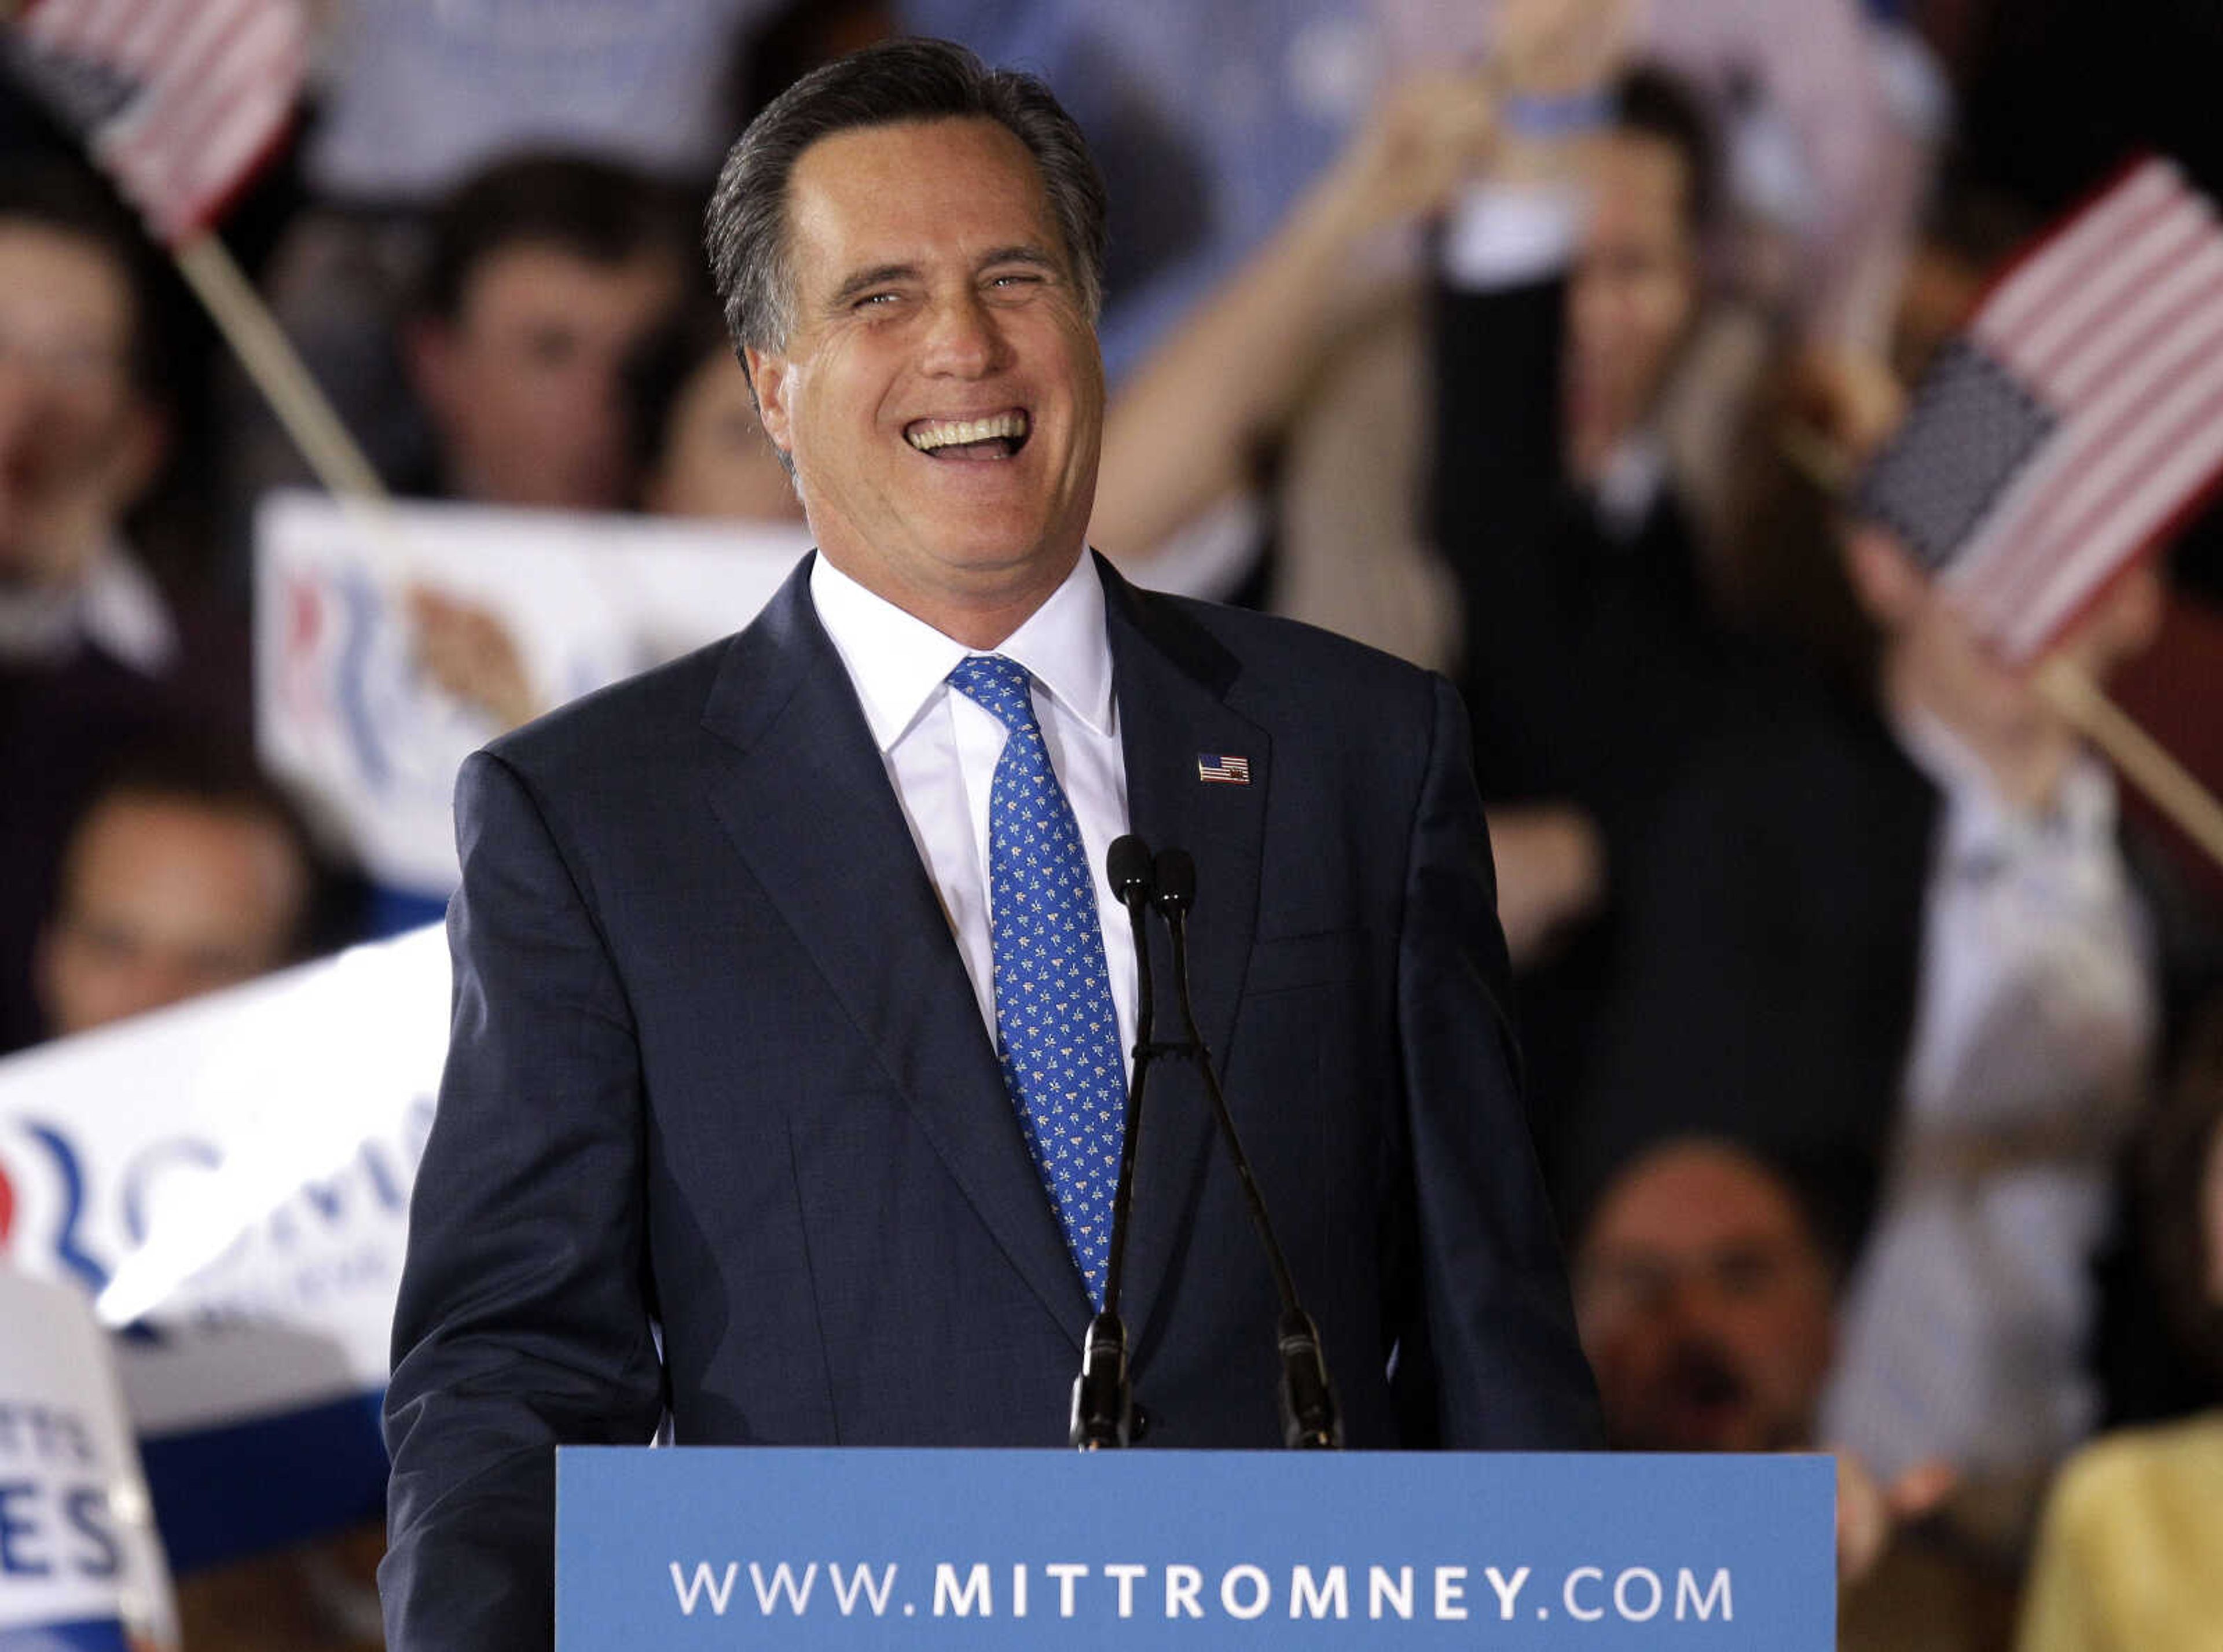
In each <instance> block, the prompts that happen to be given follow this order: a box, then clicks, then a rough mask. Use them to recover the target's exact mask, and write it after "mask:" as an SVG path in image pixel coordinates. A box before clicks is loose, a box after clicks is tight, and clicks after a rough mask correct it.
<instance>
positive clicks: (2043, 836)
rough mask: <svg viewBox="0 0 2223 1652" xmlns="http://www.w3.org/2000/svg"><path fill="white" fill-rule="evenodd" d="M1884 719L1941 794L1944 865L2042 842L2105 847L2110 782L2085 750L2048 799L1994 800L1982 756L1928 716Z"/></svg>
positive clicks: (2112, 800) (1917, 713)
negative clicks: (2028, 803) (2037, 804)
mask: <svg viewBox="0 0 2223 1652" xmlns="http://www.w3.org/2000/svg"><path fill="white" fill-rule="evenodd" d="M1892 723H1893V727H1894V730H1895V732H1897V734H1898V736H1899V744H1900V746H1901V747H1902V748H1903V749H1904V750H1905V752H1906V755H1907V756H1908V757H1909V758H1910V759H1911V760H1912V762H1913V763H1914V765H1915V767H1916V768H1918V769H1921V770H1922V771H1923V773H1924V774H1925V775H1927V776H1929V777H1930V781H1931V782H1933V783H1934V784H1935V785H1936V788H1937V789H1938V790H1939V791H1940V792H1941V793H1943V795H1944V797H1945V799H1946V802H1947V805H1948V813H1947V827H1946V844H1945V849H1946V857H1947V859H1948V860H1949V862H1951V863H1953V864H1993V863H1996V862H1999V861H2002V860H2011V859H2014V858H2016V857H2018V854H2019V853H2021V852H2026V851H2029V850H2031V849H2033V848H2037V847H2040V846H2044V845H2054V846H2056V847H2057V848H2062V849H2067V850H2069V851H2072V852H2084V851H2096V850H2100V849H2104V848H2106V847H2108V846H2110V845H2113V841H2114V836H2115V820H2116V797H2115V780H2114V776H2113V775H2111V774H2109V773H2108V772H2107V769H2106V765H2105V764H2103V763H2100V761H2099V759H2098V758H2096V757H2094V756H2093V755H2092V754H2091V753H2090V752H2088V751H2080V752H2079V753H2078V754H2077V755H2076V757H2075V760H2074V761H2073V762H2072V763H2070V765H2069V770H2068V772H2067V773H2066V774H2064V775H2063V776H2062V778H2061V783H2060V785H2059V787H2058V788H2056V790H2055V792H2054V795H2053V797H2052V799H2051V801H2050V803H2049V804H2047V805H2046V806H2044V807H2041V808H2037V809H2032V808H2027V807H2020V806H2018V805H2016V804H2014V803H2012V802H2010V801H2008V800H2006V798H2003V797H2001V796H2000V795H1999V789H1998V788H1997V787H1996V786H1995V785H1993V782H1992V776H1991V771H1990V770H1989V769H1987V768H1986V767H1985V766H1984V763H1983V760H1982V759H1981V757H1978V756H1977V755H1976V754H1975V752H1974V751H1972V750H1970V749H1969V747H1968V744H1967V743H1966V742H1965V741H1963V740H1962V738H1960V736H1959V735H1957V734H1955V733H1954V732H1953V731H1952V730H1951V729H1949V728H1948V727H1947V726H1946V725H1945V724H1944V722H1943V719H1940V718H1938V717H1937V716H1936V715H1935V714H1934V713H1930V712H1928V711H1925V710H1923V709H1921V708H1919V707H1916V708H1913V709H1911V710H1908V711H1905V712H1902V713H1899V714H1897V715H1895V716H1894V717H1893V719H1892Z"/></svg>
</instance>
